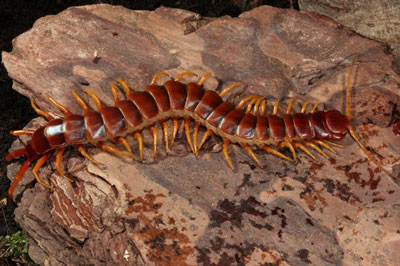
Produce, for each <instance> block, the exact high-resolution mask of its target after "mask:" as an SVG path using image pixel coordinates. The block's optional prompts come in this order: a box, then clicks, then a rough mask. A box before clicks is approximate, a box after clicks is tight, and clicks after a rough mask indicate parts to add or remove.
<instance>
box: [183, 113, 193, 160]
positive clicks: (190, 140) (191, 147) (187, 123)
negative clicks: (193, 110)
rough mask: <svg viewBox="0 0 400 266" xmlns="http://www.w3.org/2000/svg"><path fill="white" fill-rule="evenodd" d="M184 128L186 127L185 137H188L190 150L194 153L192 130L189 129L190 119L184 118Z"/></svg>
mask: <svg viewBox="0 0 400 266" xmlns="http://www.w3.org/2000/svg"><path fill="white" fill-rule="evenodd" d="M183 121H184V126H185V135H186V140H187V142H188V144H189V147H190V149H191V150H192V152H193V153H194V148H193V144H192V138H191V137H190V129H189V117H185V118H184V120H183Z"/></svg>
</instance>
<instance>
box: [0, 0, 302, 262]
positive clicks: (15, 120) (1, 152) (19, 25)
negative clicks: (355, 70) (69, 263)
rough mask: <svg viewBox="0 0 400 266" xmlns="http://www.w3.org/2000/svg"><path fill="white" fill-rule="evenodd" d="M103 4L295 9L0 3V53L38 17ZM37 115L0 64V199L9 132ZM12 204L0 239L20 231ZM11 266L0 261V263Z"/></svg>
mask: <svg viewBox="0 0 400 266" xmlns="http://www.w3.org/2000/svg"><path fill="white" fill-rule="evenodd" d="M99 3H107V4H112V5H122V6H125V7H127V8H129V9H146V10H154V9H156V8H157V7H160V6H166V7H174V8H181V9H186V10H190V11H193V12H196V13H199V14H200V15H202V16H206V17H219V16H223V15H230V16H238V15H239V14H240V13H242V12H244V11H247V10H250V9H252V8H254V7H257V6H260V5H271V6H275V7H281V8H290V7H293V8H295V9H298V6H297V0H214V1H212V0H208V1H206V0H203V1H193V0H182V1H179V0H169V1H156V0H147V1H146V0H144V1H139V0H131V1H129V0H114V1H113V0H94V1H93V0H92V1H78V0H40V1H39V0H37V1H29V0H26V1H24V0H1V3H0V50H1V51H7V52H10V51H11V50H12V39H14V38H15V37H17V36H18V35H19V34H21V33H23V32H25V31H27V30H29V29H30V28H31V27H32V25H33V23H34V22H35V21H36V20H37V19H38V18H40V17H43V16H46V15H53V14H57V13H59V12H61V11H63V10H64V9H66V8H68V7H70V6H77V5H89V4H99ZM36 116H37V115H36V114H35V112H34V111H33V110H32V108H31V107H30V103H29V99H28V98H26V97H24V96H21V95H19V94H18V93H17V92H15V91H14V90H12V81H11V79H10V78H9V77H8V75H7V71H6V70H5V68H4V66H3V65H2V64H1V65H0V200H2V199H4V198H7V197H8V196H7V190H8V187H9V185H10V181H9V180H8V178H7V176H6V169H7V162H6V161H5V159H4V157H5V156H6V155H7V154H8V149H9V148H10V146H11V143H12V142H13V141H14V140H15V137H13V136H11V135H9V131H10V130H16V129H21V128H23V127H24V126H25V125H26V124H27V123H28V122H29V121H30V120H31V119H32V118H34V117H36ZM15 207H16V205H14V204H11V203H10V202H9V201H8V203H7V205H6V206H3V205H2V204H1V203H0V212H1V213H0V240H1V237H2V236H5V235H10V234H13V233H15V232H16V231H18V230H20V228H19V226H18V224H16V222H15V221H14V209H15ZM3 263H5V264H6V265H13V264H12V262H10V261H3V260H1V259H0V264H1V265H3Z"/></svg>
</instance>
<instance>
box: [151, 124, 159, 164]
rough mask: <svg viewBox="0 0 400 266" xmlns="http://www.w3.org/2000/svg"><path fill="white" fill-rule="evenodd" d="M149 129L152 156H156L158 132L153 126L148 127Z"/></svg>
mask: <svg viewBox="0 0 400 266" xmlns="http://www.w3.org/2000/svg"><path fill="white" fill-rule="evenodd" d="M150 131H151V134H152V135H153V157H154V158H156V155H157V142H158V133H157V129H156V128H155V127H154V126H152V127H150Z"/></svg>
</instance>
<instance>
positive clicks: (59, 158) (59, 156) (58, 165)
mask: <svg viewBox="0 0 400 266" xmlns="http://www.w3.org/2000/svg"><path fill="white" fill-rule="evenodd" d="M63 152H64V149H59V150H58V152H57V155H56V170H57V172H58V173H59V174H60V176H62V177H63V178H65V179H67V180H68V181H69V182H73V181H74V180H72V179H71V178H69V177H68V176H66V175H65V173H64V171H63V170H62V169H61V161H62V156H63Z"/></svg>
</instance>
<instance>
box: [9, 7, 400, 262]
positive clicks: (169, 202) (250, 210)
mask: <svg viewBox="0 0 400 266" xmlns="http://www.w3.org/2000/svg"><path fill="white" fill-rule="evenodd" d="M13 45H14V48H13V51H12V52H11V53H3V63H4V64H5V66H6V68H7V70H8V72H9V75H10V77H11V78H12V79H13V80H14V88H15V89H16V90H17V91H19V92H20V93H22V94H24V95H26V96H29V97H34V98H35V100H36V101H37V103H38V105H39V106H40V107H41V108H42V109H44V110H49V111H50V112H51V113H57V114H59V112H58V111H57V110H55V108H54V107H53V106H51V105H50V104H49V103H48V102H47V101H46V99H45V92H48V93H50V94H51V95H52V96H53V97H54V98H55V99H57V100H58V101H60V102H61V103H62V104H64V105H66V106H68V107H69V108H70V109H71V110H72V111H74V112H81V108H80V107H79V105H78V104H77V103H76V102H75V101H74V100H73V97H72V96H71V89H74V90H76V91H77V92H78V93H79V94H80V95H82V96H83V97H84V98H85V100H88V97H86V96H85V95H84V93H83V91H82V90H83V89H84V88H91V89H93V90H94V91H95V93H96V94H97V95H98V96H99V97H100V98H101V100H102V101H103V102H104V103H106V104H110V105H111V104H112V95H111V92H110V89H109V83H110V82H111V81H113V80H115V78H118V77H120V78H123V79H125V80H126V81H127V82H128V84H130V85H131V87H133V88H135V89H140V88H144V86H145V85H146V84H149V82H150V81H151V78H152V75H153V74H154V73H157V72H159V71H166V72H168V73H169V74H170V75H171V76H172V77H174V76H176V75H177V74H178V73H180V72H183V71H188V70H190V71H194V72H196V73H198V74H199V75H202V74H204V73H206V72H208V71H210V72H211V73H212V76H213V77H211V78H209V79H208V80H207V81H206V83H205V87H206V88H207V89H217V90H220V89H221V88H223V87H226V86H227V85H229V84H232V83H233V82H237V81H243V82H245V84H246V86H242V87H237V88H235V89H233V90H232V91H231V92H230V93H229V94H228V95H227V96H226V100H229V101H233V102H235V103H237V102H238V101H239V100H240V99H241V98H243V97H245V96H247V95H252V94H259V95H263V96H265V97H267V98H268V99H271V98H275V99H281V98H283V99H285V98H286V97H295V98H296V99H299V101H298V102H300V103H301V102H303V101H305V100H308V101H311V102H316V101H320V102H323V103H324V105H325V107H326V108H337V109H339V110H341V111H344V104H343V99H344V95H345V94H344V93H345V92H344V76H345V74H346V72H347V66H348V65H349V62H350V61H351V58H352V57H353V56H354V55H355V54H358V55H359V56H358V62H357V64H356V66H355V71H354V73H355V74H354V89H353V91H352V115H353V119H352V121H351V123H352V125H353V126H354V127H355V128H356V129H357V131H358V132H359V134H360V135H361V138H362V141H363V142H364V143H365V144H366V145H367V146H368V147H370V148H371V149H373V150H374V151H375V152H376V154H375V155H376V156H377V158H378V160H379V161H380V162H381V163H382V164H383V165H385V168H386V169H388V170H389V171H394V172H395V174H397V175H398V174H399V173H398V172H399V170H398V169H396V167H395V166H396V164H398V163H399V161H400V155H399V154H400V145H399V144H400V139H399V137H398V136H396V134H398V123H399V115H398V114H399V107H398V106H399V105H400V97H399V93H398V90H399V88H400V77H399V76H398V75H397V74H396V73H395V72H394V71H393V69H392V68H391V64H390V62H391V60H392V57H391V55H390V54H387V52H386V49H385V45H383V44H381V43H379V42H376V41H372V40H369V39H366V38H363V37H361V36H359V35H357V34H355V33H354V32H352V31H350V30H347V29H343V28H342V27H341V26H340V25H338V24H336V23H335V22H333V21H331V20H329V19H327V18H324V17H320V16H318V15H315V14H312V13H307V12H297V11H293V10H281V9H277V8H272V7H267V6H264V7H259V8H256V9H254V10H252V11H250V12H246V13H243V14H242V15H240V16H239V17H238V18H230V17H222V18H219V19H209V18H202V17H200V16H198V15H197V14H194V13H191V12H188V11H183V10H178V9H168V8H159V9H157V10H156V11H153V12H150V11H132V10H127V9H125V8H122V7H117V6H109V5H94V6H84V7H76V8H69V9H68V10H66V11H64V12H62V13H60V14H58V15H56V16H48V17H45V18H42V19H40V20H39V21H37V22H36V23H35V25H34V26H33V28H32V29H31V30H30V31H28V32H26V33H24V34H22V35H20V36H19V37H18V38H16V39H15V40H14V43H13ZM190 79H191V78H190V77H187V78H186V79H185V80H186V81H187V80H190ZM164 80H165V79H164ZM161 81H162V80H161V78H160V82H161ZM284 101H285V100H284ZM300 103H299V104H296V105H295V106H294V108H295V109H296V110H297V111H298V110H299V109H298V108H299V106H300ZM271 105H272V104H271ZM282 110H283V107H282ZM43 123H45V121H44V120H43V119H41V118H40V119H35V120H34V121H32V123H31V124H30V125H28V127H32V128H36V127H38V126H39V125H40V124H43ZM144 135H145V143H146V148H145V154H144V155H145V158H146V162H145V163H143V164H141V163H138V162H137V161H136V160H127V159H121V158H119V157H116V156H114V155H111V154H108V153H104V152H101V151H100V150H98V149H94V148H92V149H89V152H90V153H91V154H92V155H93V156H94V157H95V159H96V160H99V161H101V162H103V163H104V164H105V167H103V168H99V167H97V166H95V165H93V164H92V163H90V162H88V161H87V160H84V159H83V158H82V157H81V156H80V155H79V153H78V152H77V151H76V150H74V149H71V150H69V151H68V152H66V155H65V157H64V161H63V166H64V168H65V169H66V171H67V172H68V175H69V176H70V177H73V178H74V179H75V180H76V181H75V182H74V183H70V182H68V181H66V180H65V179H63V178H62V177H60V176H59V175H58V174H57V173H56V172H55V171H54V161H55V158H54V156H53V157H52V159H51V160H50V163H48V164H46V165H45V166H44V167H42V168H41V171H40V174H41V176H42V177H43V178H44V179H45V180H49V181H48V182H51V183H52V184H53V185H54V187H55V189H54V190H49V189H46V188H44V187H42V186H40V185H38V184H36V183H35V182H34V179H33V177H32V175H31V173H27V174H26V176H25V177H24V179H23V181H22V182H21V185H20V186H19V187H18V189H17V191H16V193H15V194H16V196H17V199H18V200H19V203H18V204H19V206H18V208H17V210H16V219H17V221H18V222H19V223H20V224H21V226H22V227H23V228H24V229H25V230H26V232H27V234H28V236H29V238H30V243H31V245H30V250H29V254H30V256H31V257H32V258H33V259H34V260H35V261H36V262H37V263H40V264H42V265H89V264H93V265H173V264H175V265H197V264H200V265H244V264H246V265H266V264H267V265H309V264H311V265H396V263H397V262H398V261H399V260H400V258H399V255H398V252H397V251H398V247H399V245H400V231H399V225H400V205H399V202H400V190H399V184H398V183H396V181H395V180H393V179H391V178H390V177H388V176H387V175H385V174H384V173H382V172H381V171H380V170H378V169H376V167H375V166H374V165H372V164H370V163H369V162H368V160H367V159H366V157H365V156H364V154H363V153H362V151H361V150H360V149H359V148H358V146H357V145H356V143H355V142H354V141H353V140H352V139H351V138H350V137H349V136H348V137H346V138H345V139H344V140H343V141H342V144H343V145H344V148H335V149H336V150H337V153H338V154H336V155H334V154H329V155H330V159H329V160H327V159H324V158H322V157H321V156H318V158H319V160H318V161H317V162H316V161H313V160H311V159H310V158H309V157H307V156H306V155H305V154H304V153H303V152H299V153H298V160H297V162H296V163H291V162H287V161H283V160H281V159H279V158H277V157H274V156H272V155H270V154H265V153H263V152H261V151H257V152H256V154H257V156H258V157H259V159H260V160H261V161H262V162H263V164H264V165H265V166H264V169H260V168H257V167H256V164H255V163H254V162H253V161H252V160H251V158H250V157H249V156H248V155H247V154H246V153H245V152H244V151H243V150H242V149H240V148H239V147H238V146H236V145H230V154H231V157H232V160H233V162H234V165H235V168H236V169H235V171H233V172H232V171H231V170H230V168H229V167H228V166H227V165H226V163H225V161H224V159H223V156H222V152H221V148H220V147H221V146H220V144H219V143H220V139H218V138H217V137H214V138H212V139H211V140H209V141H208V142H207V145H206V147H205V149H204V150H202V151H201V152H200V155H199V158H195V157H194V156H193V155H192V154H191V153H190V152H189V150H188V148H187V144H186V142H185V140H184V139H183V138H182V136H181V135H182V134H180V138H179V139H178V140H177V143H176V145H175V146H174V148H173V149H172V151H171V152H170V154H168V155H166V154H165V152H164V151H162V150H163V146H161V145H160V146H159V148H158V149H159V151H160V152H159V153H158V155H157V158H156V159H155V160H153V159H151V158H152V155H151V138H150V135H149V134H148V133H147V132H145V133H144ZM21 140H22V141H26V139H24V138H21ZM129 141H130V143H131V144H132V146H133V148H134V150H135V151H136V150H137V145H136V143H135V142H134V141H133V140H131V139H129ZM18 145H21V144H20V142H16V144H15V145H14V147H13V149H16V148H17V146H18ZM285 152H287V151H285ZM136 154H137V153H136ZM287 154H288V153H287ZM136 159H137V158H136ZM18 167H19V164H18V163H13V164H11V165H10V166H9V171H8V175H9V178H10V179H13V178H14V175H15V173H16V171H17V170H18ZM268 263H269V264H268Z"/></svg>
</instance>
